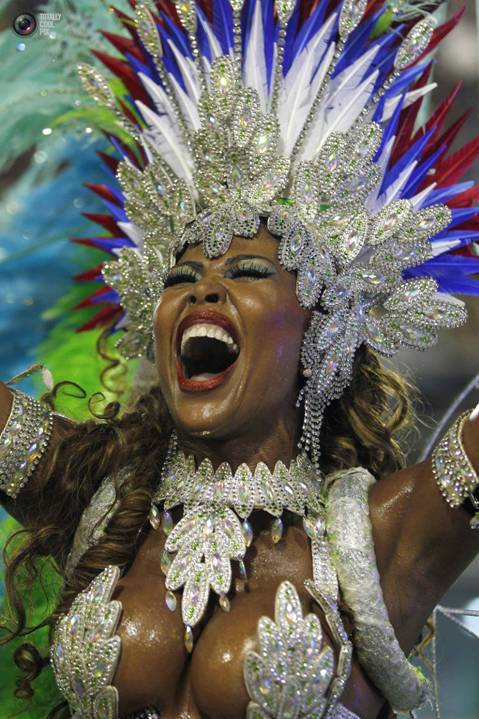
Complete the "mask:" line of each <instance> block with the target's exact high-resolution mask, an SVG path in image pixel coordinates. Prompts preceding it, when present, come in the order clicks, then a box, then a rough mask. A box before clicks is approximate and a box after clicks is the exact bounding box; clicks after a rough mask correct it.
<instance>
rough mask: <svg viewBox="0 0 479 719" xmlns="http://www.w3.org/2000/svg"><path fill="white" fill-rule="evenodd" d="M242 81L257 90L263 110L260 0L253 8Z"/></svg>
mask: <svg viewBox="0 0 479 719" xmlns="http://www.w3.org/2000/svg"><path fill="white" fill-rule="evenodd" d="M243 82H244V84H245V85H246V86H247V87H253V88H254V89H255V90H256V91H257V93H258V95H259V100H260V104H261V107H262V110H263V112H265V111H266V109H267V107H268V82H267V73H266V59H265V56H264V35H263V18H262V17H261V2H260V0H256V5H255V8H254V15H253V22H252V26H251V32H250V36H249V41H248V47H247V48H246V53H245V61H244V67H243Z"/></svg>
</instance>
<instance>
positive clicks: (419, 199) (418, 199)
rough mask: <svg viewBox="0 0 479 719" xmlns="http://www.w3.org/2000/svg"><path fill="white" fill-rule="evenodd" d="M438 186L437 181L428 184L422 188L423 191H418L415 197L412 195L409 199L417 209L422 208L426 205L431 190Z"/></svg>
mask: <svg viewBox="0 0 479 719" xmlns="http://www.w3.org/2000/svg"><path fill="white" fill-rule="evenodd" d="M436 187H437V182H432V183H431V184H430V185H428V186H427V187H426V188H425V189H424V190H421V192H418V193H417V195H414V197H411V198H410V199H409V202H410V203H411V205H412V206H413V208H414V209H415V210H420V209H421V207H422V206H423V205H424V202H425V200H426V199H427V198H428V197H429V195H430V194H431V192H432V191H433V190H434V189H435V188H436Z"/></svg>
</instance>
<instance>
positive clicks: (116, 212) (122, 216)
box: [102, 198, 130, 222]
mask: <svg viewBox="0 0 479 719" xmlns="http://www.w3.org/2000/svg"><path fill="white" fill-rule="evenodd" d="M102 200H103V203H104V205H105V206H106V207H107V208H108V209H109V210H110V212H111V214H112V215H113V217H114V219H115V220H116V221H117V222H129V221H130V220H129V218H128V217H127V216H126V213H125V210H124V209H123V207H118V205H115V203H114V202H109V200H105V199H103V198H102Z"/></svg>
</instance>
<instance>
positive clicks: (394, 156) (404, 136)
mask: <svg viewBox="0 0 479 719" xmlns="http://www.w3.org/2000/svg"><path fill="white" fill-rule="evenodd" d="M431 70H432V65H431V64H429V65H428V66H427V67H426V69H425V70H424V72H423V73H421V75H420V77H419V78H418V80H417V82H416V83H415V84H414V86H413V87H412V88H411V89H412V90H418V89H419V88H421V87H425V85H427V83H428V81H429V77H430V75H431ZM422 100H423V98H422V97H420V98H419V99H418V100H416V102H413V104H412V105H410V106H409V107H406V108H405V110H403V111H402V113H401V120H400V122H399V127H398V129H397V132H396V141H395V143H394V147H393V151H392V153H391V160H390V164H391V165H392V164H394V163H395V162H397V160H399V158H400V157H401V156H402V155H403V153H404V152H405V151H406V150H407V148H408V147H409V146H410V145H411V135H412V133H413V131H414V127H415V125H416V120H417V116H418V113H419V110H420V109H421V104H422Z"/></svg>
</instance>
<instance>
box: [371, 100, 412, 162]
mask: <svg viewBox="0 0 479 719" xmlns="http://www.w3.org/2000/svg"><path fill="white" fill-rule="evenodd" d="M404 98H405V95H403V96H402V98H401V100H400V102H399V103H398V106H397V107H396V109H395V110H394V112H393V114H392V116H391V118H390V120H389V121H388V124H387V125H386V127H385V128H384V132H383V138H382V140H381V145H380V147H379V150H378V151H377V153H376V156H375V158H374V160H375V161H376V162H377V160H379V158H380V157H381V153H382V151H383V150H384V148H385V147H386V145H387V144H388V142H389V140H390V139H391V137H392V136H393V135H395V134H396V130H397V127H398V124H399V118H400V117H401V112H402V109H403V104H404ZM380 104H381V103H380ZM379 112H380V114H379V115H378V117H381V115H382V114H383V112H384V109H383V108H382V107H381V108H380V107H378V109H377V111H376V113H375V114H374V117H373V120H374V121H375V122H377V121H378V120H377V118H376V115H377V114H378V113H379Z"/></svg>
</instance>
